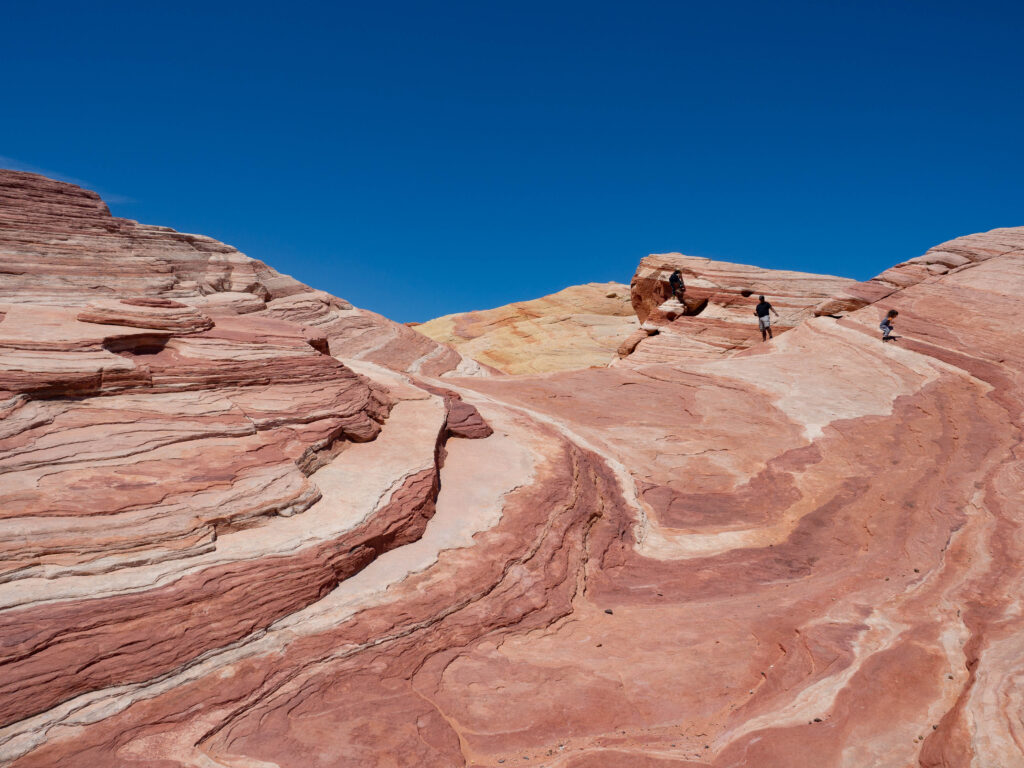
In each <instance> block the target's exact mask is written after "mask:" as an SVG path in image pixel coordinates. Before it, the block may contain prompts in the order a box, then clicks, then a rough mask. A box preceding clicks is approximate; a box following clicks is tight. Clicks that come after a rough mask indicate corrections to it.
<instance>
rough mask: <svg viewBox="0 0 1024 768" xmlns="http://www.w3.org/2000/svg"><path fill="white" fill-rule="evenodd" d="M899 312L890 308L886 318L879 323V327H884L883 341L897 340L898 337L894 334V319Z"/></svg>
mask: <svg viewBox="0 0 1024 768" xmlns="http://www.w3.org/2000/svg"><path fill="white" fill-rule="evenodd" d="M898 314H899V312H897V311H896V310H895V309H890V310H889V313H888V314H887V315H886V316H885V320H883V321H882V322H881V323H879V325H878V327H879V328H881V329H882V341H896V337H895V336H893V335H892V330H893V321H894V320H895V319H896V316H897V315H898Z"/></svg>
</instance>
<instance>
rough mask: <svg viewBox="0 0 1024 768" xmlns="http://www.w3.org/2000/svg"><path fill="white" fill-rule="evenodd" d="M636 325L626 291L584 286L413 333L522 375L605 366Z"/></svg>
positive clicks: (449, 318) (447, 319) (448, 318)
mask: <svg viewBox="0 0 1024 768" xmlns="http://www.w3.org/2000/svg"><path fill="white" fill-rule="evenodd" d="M638 325H639V323H638V321H637V317H636V313H635V312H634V311H633V307H632V305H631V302H630V288H629V286H628V285H623V284H622V283H587V284H586V285H573V286H570V287H568V288H565V289H564V290H561V291H559V292H558V293H553V294H551V295H550V296H542V297H541V298H539V299H533V300H531V301H520V302H516V303H514V304H507V305H505V306H503V307H496V308H494V309H484V310H478V311H476V312H463V313H460V314H455V315H445V316H444V317H438V318H435V319H433V320H430V321H428V322H426V323H423V324H421V325H417V326H415V328H416V330H417V331H419V332H420V333H422V334H424V335H425V336H429V337H430V338H432V339H433V340H434V341H439V342H441V343H443V344H448V345H450V346H452V347H454V348H455V349H457V350H458V351H459V352H460V353H461V354H463V355H466V356H467V357H470V358H472V359H474V360H476V361H478V362H480V363H484V364H486V365H489V366H491V367H492V368H495V369H497V370H499V371H502V372H504V373H512V374H520V373H550V372H551V371H564V370H572V369H575V368H589V367H591V366H602V367H603V366H606V365H608V364H609V363H610V362H612V361H613V360H615V359H616V357H617V354H616V353H617V350H618V348H619V347H620V346H621V344H622V343H623V342H624V341H625V340H626V338H628V337H629V336H630V335H631V334H632V333H634V332H635V331H636V329H637V327H638Z"/></svg>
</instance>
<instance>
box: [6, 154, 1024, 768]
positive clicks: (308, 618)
mask: <svg viewBox="0 0 1024 768" xmlns="http://www.w3.org/2000/svg"><path fill="white" fill-rule="evenodd" d="M679 267H683V268H685V269H687V270H689V271H688V272H687V273H686V275H685V277H686V282H687V293H686V297H687V300H686V301H685V302H683V303H682V304H680V303H679V302H678V301H676V300H675V299H669V298H668V293H667V286H666V285H665V284H664V282H663V279H664V278H665V277H667V273H666V271H665V270H668V271H671V269H674V268H679ZM744 291H751V292H752V294H757V293H765V294H766V295H768V296H769V298H770V300H771V301H772V302H773V303H774V304H775V305H776V307H777V308H778V310H779V312H780V313H781V314H782V316H783V317H782V321H781V322H780V324H779V329H780V330H782V331H784V332H783V333H779V334H778V335H777V336H776V338H775V339H774V340H773V341H771V342H769V343H765V344H762V343H761V342H760V335H759V334H758V333H757V327H756V323H755V322H754V319H753V317H752V315H751V312H752V308H753V303H754V302H755V301H756V295H745V294H744ZM1022 292H1024V228H1016V229H1000V230H994V231H992V232H988V233H982V234H975V235H968V236H966V237H962V238H958V239H956V240H953V241H951V242H949V243H945V244H943V245H941V246H937V247H936V248H933V249H932V250H930V251H929V252H928V253H926V254H924V255H923V256H920V257H916V258H912V259H910V260H909V261H907V262H905V263H904V264H901V265H897V266H895V267H893V268H892V269H890V270H888V271H886V272H885V273H883V274H882V275H880V276H879V277H878V278H875V279H874V280H871V281H867V282H864V283H857V282H854V281H851V280H846V279H843V278H833V277H822V276H814V275H804V274H800V273H785V272H778V271H771V270H760V269H758V268H756V267H745V266H741V265H725V264H723V263H721V262H708V261H707V260H700V259H696V258H694V257H687V256H681V255H679V254H667V255H661V256H651V257H648V258H647V259H644V260H643V261H642V262H641V264H640V265H639V267H638V269H637V273H636V275H635V276H634V278H633V282H632V285H631V297H630V298H631V305H632V307H633V309H634V311H635V317H636V320H635V322H636V324H637V327H638V329H639V330H638V333H637V334H634V338H632V340H631V341H629V343H625V342H621V343H620V344H619V351H618V353H615V352H614V350H613V351H612V354H607V355H606V352H602V353H601V354H602V355H606V356H607V358H609V359H610V358H612V357H614V358H615V361H614V362H613V363H612V364H611V365H608V366H606V367H583V366H575V365H574V366H573V367H574V368H575V369H573V370H555V371H550V370H548V371H546V372H540V371H531V372H529V374H528V375H519V376H516V375H506V374H503V373H501V372H500V371H497V370H495V368H496V367H500V366H497V365H496V363H497V362H498V357H497V356H500V354H501V348H502V344H501V343H497V344H496V345H495V346H494V347H492V348H491V351H490V352H489V353H488V354H491V355H494V356H493V357H492V358H490V362H488V360H487V359H483V360H477V359H474V355H473V354H472V351H470V350H469V349H468V348H467V347H466V346H462V347H459V348H458V349H456V348H453V347H452V346H448V345H446V344H441V343H437V342H435V341H433V340H432V339H430V338H427V337H426V336H425V335H423V334H421V333H418V332H417V331H415V330H413V329H410V328H407V327H405V326H402V325H400V324H397V323H393V322H391V321H389V320H387V319H386V318H383V317H381V316H379V315H376V314H374V313H372V312H368V311H365V310H361V309H358V308H355V307H353V306H352V305H351V304H349V303H348V302H347V301H345V300H343V299H340V298H337V297H334V296H330V295H328V294H326V293H323V292H322V291H317V290H315V289H313V288H310V287H308V286H305V285H303V284H301V283H299V282H298V281H295V280H293V279H292V278H289V277H287V276H285V275H282V274H280V273H278V272H276V271H275V270H274V269H272V268H271V267H269V266H267V265H264V264H262V263H261V262H258V261H255V260H253V259H249V258H248V257H246V256H244V255H243V254H241V253H239V252H238V251H236V250H235V249H233V248H231V247H230V246H227V245H224V244H223V243H219V242H217V241H214V240H211V239H209V238H205V237H201V236H197V235H186V234H182V233H178V232H174V231H173V230H169V229H166V228H163V227H154V226H146V225H141V224H138V223H136V222H133V221H129V220H126V219H119V218H115V217H113V216H111V215H110V212H109V211H108V209H107V208H106V206H105V205H104V204H103V202H102V201H101V200H100V199H99V198H98V196H96V195H95V194H94V193H91V192H88V191H86V190H83V189H80V188H78V187H75V186H73V185H69V184H64V183H60V182H56V181H51V180H49V179H45V178H43V177H40V176H35V175H32V174H26V173H19V172H13V171H0V415H2V418H0V547H2V548H3V552H4V558H3V561H2V565H0V764H3V765H9V766H18V768H29V767H33V768H44V767H46V768H49V767H52V766H62V768H65V767H66V768H79V767H81V768H97V766H126V767H131V766H147V768H149V767H150V766H152V767H153V768H185V767H186V766H187V767H190V768H192V767H194V768H318V767H321V766H322V767H323V768H327V766H331V767H332V768H337V767H339V766H344V767H349V766H351V767H352V768H355V767H356V766H358V767H360V768H363V767H365V766H371V767H379V768H385V767H390V768H393V767H395V766H426V767H431V768H450V767H451V766H499V765H500V766H509V765H532V766H546V767H547V768H620V767H621V768H626V767H630V768H632V767H637V768H655V767H657V768H662V767H663V766H664V767H666V768H667V767H668V766H679V768H696V767H697V766H702V767H712V768H737V767H739V766H750V767H751V768H776V767H777V768H794V767H802V766H807V767H808V768H812V767H813V768H819V767H820V768H825V767H829V766H846V767H849V768H863V767H864V766H901V767H902V766H921V767H922V768H939V767H940V766H942V767H946V768H949V767H952V768H960V767H964V768H967V767H968V766H973V767H977V768H982V767H985V768H988V767H989V766H1000V767H1001V768H1002V767H1009V766H1017V765H1024V747H1022V744H1024V740H1022V735H1021V734H1022V727H1021V707H1020V702H1021V700H1022V699H1024V689H1022V686H1021V683H1020V680H1021V678H1022V675H1024V661H1022V660H1024V618H1022V613H1021V595H1022V594H1024V569H1022V568H1021V566H1020V563H1021V560H1022V556H1024V531H1022V522H1024V453H1022V451H1024V448H1022V446H1021V426H1022V419H1024V401H1022V393H1024V344H1022V343H1021V330H1020V327H1019V326H1020V324H1019V322H1018V319H1017V314H1018V312H1019V305H1020V299H1019V296H1020V295H1021V294H1022ZM557 295H558V294H556V296H557ZM624 299H625V297H624V295H623V296H622V300H623V301H624ZM890 308H896V309H898V310H899V312H900V315H899V318H898V321H897V326H896V335H897V336H898V337H899V338H898V339H897V340H896V341H893V342H890V343H882V342H881V340H880V332H879V331H878V323H879V321H880V319H881V317H882V316H883V315H884V313H885V311H886V310H888V309H890ZM477 314H480V313H477ZM616 317H619V316H616ZM459 322H460V321H453V326H454V327H456V328H457V327H458V324H459ZM482 322H484V323H485V324H487V322H488V321H486V320H484V321H482ZM516 322H518V321H516V320H514V319H513V320H511V321H509V322H504V321H501V320H499V321H497V323H496V324H497V325H498V326H499V327H502V326H503V327H506V328H510V327H514V326H515V324H516ZM574 323H575V321H573V322H570V323H567V324H563V325H562V329H563V330H564V332H565V333H566V334H572V333H576V332H577V331H576V330H571V329H573V328H574V327H575V325H574ZM446 332H447V331H446ZM499 332H500V333H511V334H512V335H516V334H515V332H513V331H512V330H500V331H499ZM559 333H562V331H561V330H560V331H559ZM543 343H547V342H543ZM558 343H559V344H560V343H562V342H561V341H559V342H558ZM582 345H583V347H584V348H585V349H588V350H590V351H588V352H587V354H591V352H592V351H593V349H594V346H593V345H594V341H593V339H592V338H587V339H585V340H583V343H582ZM495 349H497V351H494V350H495ZM507 354H508V357H507V359H505V361H504V364H507V365H511V364H512V361H515V360H520V361H523V362H524V363H526V362H528V360H529V354H528V353H527V352H524V351H523V349H522V348H518V349H514V350H512V351H510V352H508V353H507ZM479 355H480V357H485V355H484V354H483V353H479Z"/></svg>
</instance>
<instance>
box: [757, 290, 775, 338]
mask: <svg viewBox="0 0 1024 768" xmlns="http://www.w3.org/2000/svg"><path fill="white" fill-rule="evenodd" d="M769 312H772V313H774V314H775V316H776V317H778V316H779V313H778V312H776V311H775V307H773V306H772V305H771V304H769V303H768V302H767V301H765V300H764V296H762V297H761V301H760V303H758V305H757V306H756V307H754V314H755V315H757V326H758V327H759V328H760V329H761V341H768V339H774V338H775V337H774V336H772V320H771V318H770V317H769V316H768V313H769Z"/></svg>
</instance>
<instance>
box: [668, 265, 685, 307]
mask: <svg viewBox="0 0 1024 768" xmlns="http://www.w3.org/2000/svg"><path fill="white" fill-rule="evenodd" d="M668 284H669V286H670V287H671V288H672V295H673V296H675V297H676V298H677V299H679V301H680V302H682V300H683V294H684V293H686V283H684V282H683V273H682V272H680V271H679V270H678V269H677V270H676V271H675V272H673V273H672V276H671V277H669V279H668Z"/></svg>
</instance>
